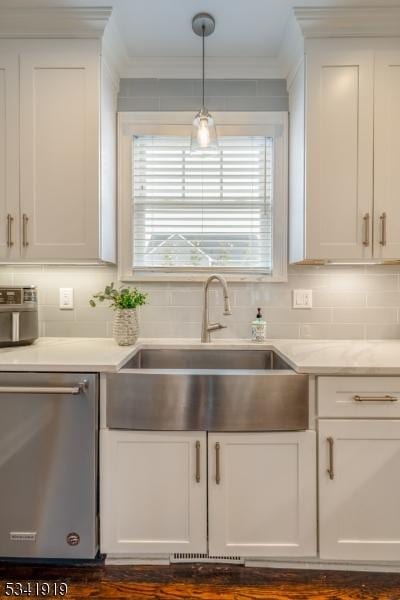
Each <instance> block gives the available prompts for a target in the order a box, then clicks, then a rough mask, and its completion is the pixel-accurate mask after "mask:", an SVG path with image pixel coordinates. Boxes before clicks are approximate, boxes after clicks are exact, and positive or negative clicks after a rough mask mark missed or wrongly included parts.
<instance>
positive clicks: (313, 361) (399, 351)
mask: <svg viewBox="0 0 400 600" xmlns="http://www.w3.org/2000/svg"><path fill="white" fill-rule="evenodd" d="M139 344H140V346H141V347H152V348H157V347H163V346H166V345H167V346H169V347H171V348H179V347H183V346H184V347H185V348H198V347H199V346H205V344H201V343H200V342H198V341H197V340H189V339H162V340H161V339H160V340H157V339H142V340H141V341H140V342H139ZM207 346H210V347H214V348H221V349H223V348H238V347H240V348H243V349H254V348H260V349H262V348H264V349H271V350H275V351H276V352H277V353H278V354H280V355H281V356H282V358H283V359H285V360H286V362H287V363H288V364H289V365H290V366H291V367H292V368H293V369H294V370H295V371H297V372H298V373H309V374H310V375H335V374H337V375H400V340H266V341H265V342H263V343H257V342H252V341H250V340H214V341H213V342H211V343H210V344H207Z"/></svg>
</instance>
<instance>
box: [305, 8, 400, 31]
mask: <svg viewBox="0 0 400 600" xmlns="http://www.w3.org/2000/svg"><path fill="white" fill-rule="evenodd" d="M293 12H294V15H295V17H296V20H297V22H298V24H299V26H300V29H301V31H302V33H303V35H304V37H305V38H313V37H346V36H353V37H360V36H366V37H378V36H382V37H389V36H397V35H400V6H386V7H377V6H359V7H319V8H309V7H304V8H294V9H293Z"/></svg>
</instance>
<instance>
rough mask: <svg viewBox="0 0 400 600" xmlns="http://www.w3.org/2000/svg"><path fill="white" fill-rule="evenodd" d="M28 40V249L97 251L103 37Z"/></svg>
mask: <svg viewBox="0 0 400 600" xmlns="http://www.w3.org/2000/svg"><path fill="white" fill-rule="evenodd" d="M24 48H25V50H23V51H22V52H21V56H20V64H21V71H20V94H21V223H20V227H21V235H22V257H23V259H44V260H46V259H49V260H51V259H55V260H57V259H96V258H98V255H99V97H100V96H99V94H100V92H99V52H98V47H97V41H96V40H79V41H74V40H68V41H66V40H47V41H43V40H41V41H40V43H36V40H32V41H30V42H26V44H25V46H24ZM24 215H25V216H24Z"/></svg>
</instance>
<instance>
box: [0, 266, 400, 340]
mask: <svg viewBox="0 0 400 600" xmlns="http://www.w3.org/2000/svg"><path fill="white" fill-rule="evenodd" d="M110 281H116V270H115V269H114V268H112V267H106V266H98V267H83V266H82V267H62V266H59V267H56V266H54V267H50V266H49V267H47V266H40V267H27V266H23V265H21V266H16V265H14V266H2V267H1V268H0V284H2V285H3V284H7V285H9V284H16V285H23V284H30V283H33V284H36V285H37V286H38V288H39V300H40V333H41V335H46V336H76V337H79V336H88V337H104V336H110V335H111V327H112V317H113V313H112V311H111V310H109V309H108V308H105V307H97V308H95V309H92V308H90V307H89V305H88V301H89V298H90V296H91V294H92V293H94V292H97V291H99V290H101V289H103V288H104V286H105V285H106V284H107V283H109V282H110ZM59 287H73V288H74V296H75V308H74V310H69V311H65V310H60V309H59V308H58V289H59ZM139 287H141V288H142V289H144V290H145V291H147V292H149V294H150V302H149V304H148V305H147V306H145V307H143V308H142V309H141V310H140V326H141V332H142V336H144V337H178V338H179V337H181V338H182V337H183V338H184V337H189V338H198V337H199V335H200V324H201V303H202V293H201V292H202V286H201V285H200V284H193V283H149V284H145V285H144V284H142V285H140V286H139ZM229 288H230V295H231V299H232V309H233V310H232V312H233V314H232V316H231V317H222V315H221V312H222V310H221V295H220V290H219V289H218V288H217V287H214V288H213V289H212V290H211V305H212V308H211V317H212V318H213V319H214V318H215V319H218V320H220V319H221V320H224V321H225V323H226V324H227V325H228V329H225V330H223V331H221V332H217V333H216V334H215V337H216V338H222V337H225V338H248V337H249V332H250V325H249V323H250V321H251V320H252V319H253V318H254V316H255V314H256V309H257V307H258V306H261V307H262V309H263V313H264V315H265V318H266V320H267V323H268V337H271V338H315V339H318V338H319V339H321V338H327V339H385V338H386V339H390V338H400V266H373V267H372V266H371V267H367V266H362V267H335V266H331V267H306V266H304V267H291V268H290V269H289V280H288V282H287V283H273V284H261V283H253V284H250V283H249V284H245V283H241V284H230V285H229ZM295 288H303V289H304V288H305V289H311V290H312V291H313V308H312V309H310V310H307V309H300V310H294V309H293V308H292V291H293V289H295Z"/></svg>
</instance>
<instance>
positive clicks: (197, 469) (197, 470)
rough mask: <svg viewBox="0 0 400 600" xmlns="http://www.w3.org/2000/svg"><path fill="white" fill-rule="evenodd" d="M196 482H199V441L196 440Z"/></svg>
mask: <svg viewBox="0 0 400 600" xmlns="http://www.w3.org/2000/svg"><path fill="white" fill-rule="evenodd" d="M196 482H197V483H200V442H199V440H197V442H196Z"/></svg>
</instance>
